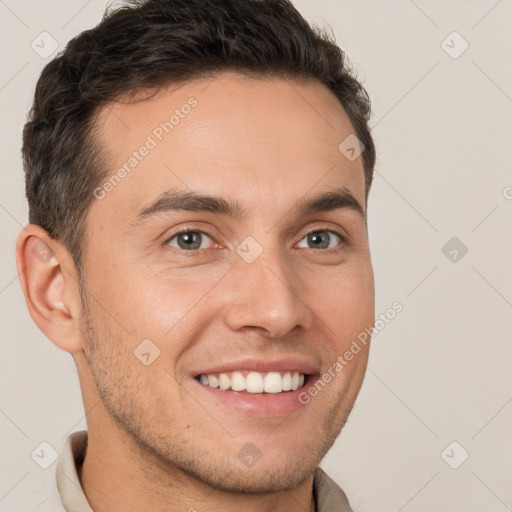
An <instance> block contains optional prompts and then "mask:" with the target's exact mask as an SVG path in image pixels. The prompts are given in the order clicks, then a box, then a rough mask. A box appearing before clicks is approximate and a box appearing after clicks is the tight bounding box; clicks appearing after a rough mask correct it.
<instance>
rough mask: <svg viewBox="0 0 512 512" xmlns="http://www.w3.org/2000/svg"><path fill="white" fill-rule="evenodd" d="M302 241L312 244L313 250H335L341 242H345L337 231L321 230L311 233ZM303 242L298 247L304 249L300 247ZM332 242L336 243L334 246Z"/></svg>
mask: <svg viewBox="0 0 512 512" xmlns="http://www.w3.org/2000/svg"><path fill="white" fill-rule="evenodd" d="M302 240H305V241H306V243H309V244H311V245H312V246H311V247H310V248H311V249H333V248H335V247H336V246H338V245H339V243H340V241H343V237H342V236H341V235H339V234H338V233H336V232H335V231H331V230H328V229H321V230H317V231H311V232H310V233H308V234H307V235H306V236H305V237H304V238H303V239H302ZM302 240H301V241H300V242H299V245H298V247H304V246H301V245H300V244H301V243H302ZM331 242H334V245H331Z"/></svg>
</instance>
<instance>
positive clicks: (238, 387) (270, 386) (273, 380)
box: [195, 370, 310, 395]
mask: <svg viewBox="0 0 512 512" xmlns="http://www.w3.org/2000/svg"><path fill="white" fill-rule="evenodd" d="M309 377H310V375H309V374H305V373H302V372H299V371H271V372H259V371H256V370H236V371H232V372H222V373H208V374H199V375H196V376H195V379H196V380H197V381H198V382H199V383H201V384H202V385H203V386H207V387H210V388H214V389H218V390H220V391H236V392H237V393H240V394H247V395H275V394H280V393H290V392H292V391H297V390H298V389H301V388H303V387H305V386H306V383H307V381H308V380H309Z"/></svg>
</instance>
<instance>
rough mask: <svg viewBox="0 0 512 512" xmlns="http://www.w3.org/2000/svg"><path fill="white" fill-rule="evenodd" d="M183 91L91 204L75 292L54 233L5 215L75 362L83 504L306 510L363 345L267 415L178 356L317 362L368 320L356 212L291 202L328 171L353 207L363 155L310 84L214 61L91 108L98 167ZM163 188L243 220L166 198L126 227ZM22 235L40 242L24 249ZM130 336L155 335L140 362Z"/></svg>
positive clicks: (344, 413) (351, 396)
mask: <svg viewBox="0 0 512 512" xmlns="http://www.w3.org/2000/svg"><path fill="white" fill-rule="evenodd" d="M191 96H193V97H194V98H196V99H197V102H198V104H197V106H196V107H195V108H194V109H193V110H192V111H191V112H190V114H188V115H187V116H185V117H184V118H183V119H180V122H179V125H177V126H176V127H175V128H174V129H173V131H172V132H171V133H169V134H167V135H165V136H164V138H163V140H162V141H161V142H160V143H159V144H158V145H157V147H156V148H154V149H152V150H151V152H150V153H149V154H148V156H146V157H145V158H144V159H143V160H142V161H141V162H140V163H139V164H138V165H137V167H136V168H135V169H134V170H133V171H132V172H131V173H130V174H129V175H128V176H126V177H125V178H124V179H123V180H122V182H121V183H119V184H118V185H117V186H116V187H115V188H114V189H113V190H112V191H110V192H108V193H107V194H106V195H105V197H104V198H103V199H101V200H98V199H94V200H93V202H92V204H91V208H90V210H89V212H88V217H87V232H86V236H85V239H84V244H85V251H84V261H83V264H84V276H83V280H82V286H83V288H84V290H83V299H84V301H85V303H84V304H82V298H81V295H80V289H79V286H78V276H77V273H76V270H75V268H74V266H73V264H72V259H71V256H70V255H69V253H68V252H67V250H66V249H65V247H63V246H62V245H61V244H60V243H59V242H58V241H56V240H51V239H49V238H48V234H47V233H46V232H45V231H44V230H43V229H42V228H41V227H39V226H35V225H28V226H26V227H25V228H24V229H23V230H22V231H21V233H20V235H19V238H18V242H17V262H18V270H19V271H20V279H21V283H22V287H23V290H24V293H25V297H26V301H27V305H28V308H29V311H30V314H31V316H32V318H33V319H34V321H35V322H36V323H37V325H38V326H39V327H40V329H41V330H42V331H43V332H44V333H45V334H46V336H47V337H48V338H49V339H50V340H51V341H52V342H53V343H54V344H55V345H57V346H58V347H60V348H61V349H63V350H66V351H67V352H69V353H71V354H73V357H74V360H75V362H76V365H77V369H78V374H79V378H80V385H81V390H82V395H83V401H84V407H85V411H86V412H87V414H86V416H87V425H88V431H89V445H88V450H87V455H86V458H85V462H84V464H83V467H82V468H81V471H80V479H81V482H82V486H83V488H84V491H85V494H86V496H87V498H88V500H89V501H90V503H91V506H92V508H93V509H94V510H95V511H100V510H109V511H114V512H115V511H125V512H129V511H139V510H153V511H164V510H166V511H169V510H184V511H185V510H190V509H192V507H193V508H195V509H197V510H199V511H201V512H208V511H214V510H225V511H228V512H229V511H235V510H240V509H243V510H244V511H247V512H252V511H258V512H262V511H268V512H270V511H277V510H279V511H285V512H286V511H292V510H293V511H296V510H302V509H303V510H313V501H312V482H313V472H314V469H315V468H316V467H317V466H318V464H319V463H320V461H321V460H322V458H323V457H324V455H325V454H326V452H327V451H328V449H329V448H330V447H331V446H332V444H333V442H334V440H335V439H336V437H337V436H338V434H339V433H340V431H341V429H342V427H343V425H344V424H345V421H346V419H347V417H348V415H349V413H350V411H351V409H352V406H353V404H354V401H355V399H356V397H357V394H358V392H359V389H360V387H361V384H362V381H363V378H364V373H365V370H366V364H367V358H368V346H366V347H362V350H361V351H360V352H359V353H358V354H357V355H356V356H354V359H353V360H352V361H350V363H349V364H347V366H346V367H345V368H344V369H343V371H342V372H340V373H339V374H337V376H336V378H334V379H333V380H332V381H331V382H330V383H329V385H328V386H326V387H325V389H323V390H322V391H321V392H319V393H318V395H317V396H315V397H314V398H313V399H312V400H311V402H310V403H309V404H308V405H307V406H305V407H302V408H300V409H299V410H297V411H294V412H293V413H292V414H289V415H287V416H284V417H278V418H254V417H249V416H247V415H245V414H243V413H240V412H236V411H233V410H230V408H229V407H226V406H225V405H222V404H219V403H215V402H213V401H210V402H209V403H208V402H207V401H205V400H204V396H203V395H199V394H198V393H197V383H196V382H192V378H191V376H190V372H191V371H192V370H193V369H197V368H201V367H204V366H207V365H210V364H211V363H212V362H220V361H224V360H234V359H237V358H243V357H247V356H256V357H263V358H264V357H273V358H274V357H277V356H283V357H285V356H288V355H296V354H299V355H301V356H304V357H308V358H309V359H311V360H312V361H314V362H315V363H317V364H318V366H319V368H320V371H321V373H323V372H326V371H327V370H328V368H329V367H331V366H332V365H333V363H334V362H335V361H336V358H337V357H338V356H339V355H342V354H344V353H345V351H346V350H348V349H349V347H350V344H351V343H352V341H353V340H355V339H356V338H357V335H358V334H359V333H360V332H362V331H363V330H364V329H365V328H368V327H370V326H372V325H373V324H374V320H375V317H374V280H373V270H372V265H371V258H370V251H369V244H368V234H367V227H366V219H365V217H363V216H361V215H359V214H358V213H357V212H356V211H355V210H352V209H338V210H334V211H329V212H321V213H315V214H311V215H308V216H296V215H293V214H292V213H291V212H292V207H293V206H294V205H295V203H296V202H297V201H298V200H300V199H301V198H303V197H305V196H307V195H308V194H311V193H317V192H324V191H329V190H333V189H336V188H338V187H341V186H343V187H346V188H347V189H348V190H349V191H350V192H351V193H352V195H353V196H354V197H355V198H356V199H357V200H358V201H359V203H360V204H361V205H362V206H363V209H364V210H365V214H366V209H365V208H366V205H365V202H366V201H365V185H364V172H363V162H362V158H361V157H359V158H357V159H356V160H354V161H350V160H349V159H347V158H345V156H344V155H343V154H342V153H341V152H340V151H339V149H338V145H339V144H340V142H341V141H343V140H344V139H345V138H346V137H347V136H348V135H350V134H351V133H353V132H354V130H353V127H352V125H351V123H350V121H349V118H348V116H347V114H346V113H345V111H344V109H343V107H342V106H341V104H340V103H339V101H338V100H337V99H336V97H335V96H334V95H333V94H332V93H331V92H330V91H329V90H328V89H327V88H326V87H324V86H323V85H321V84H319V83H316V82H310V83H299V82H296V81H285V80H283V79H272V80H268V79H266V80H264V79H249V78H247V77H243V76H241V75H237V74H234V73H227V72H226V73H222V74H220V75H218V76H217V77H216V78H215V79H213V80H212V79H209V80H206V79H202V80H197V81H192V82H188V83H185V84H182V85H180V86H176V85H174V86H172V87H169V88H166V89H164V90H162V91H160V92H159V94H157V95H156V96H154V97H153V98H152V99H149V100H146V101H140V102H136V103H130V104H128V103H126V102H119V103H116V104H113V105H109V108H105V109H103V110H102V111H101V112H100V115H99V117H98V120H97V124H96V125H97V127H98V131H97V134H96V137H97V138H98V140H99V141H100V142H101V144H102V146H103V147H104V149H105V155H106V156H107V159H108V162H106V164H107V165H108V169H109V171H110V173H113V172H115V171H116V170H117V169H118V168H119V167H121V166H122V165H123V163H124V162H125V161H126V160H127V158H129V156H130V155H131V154H132V152H133V151H134V150H137V149H138V148H139V147H140V146H141V145H142V144H143V143H144V142H145V140H146V137H147V136H148V135H149V134H151V133H152V131H153V130H154V129H155V127H156V126H158V124H159V123H160V122H163V121H164V120H167V119H169V117H170V115H171V114H172V112H173V111H174V109H176V108H179V107H180V106H181V105H183V104H184V103H186V102H187V99H188V98H189V97H191ZM169 189H179V190H194V191H198V192H199V191H200V192H202V193H208V194H212V195H220V196H222V197H224V198H233V199H236V200H238V201H239V202H240V203H241V204H242V205H243V206H244V207H245V208H247V209H248V210H249V211H250V216H249V217H248V218H247V219H239V218H234V217H229V216H226V215H220V214H213V213H209V212H206V213H204V212H189V211H179V212H168V213H162V214H159V215H157V216H154V217H151V218H148V219H146V221H145V222H144V223H142V224H136V223H135V220H136V215H137V213H138V212H139V211H140V210H141V209H143V208H144V207H145V206H147V205H148V204H150V203H151V202H153V201H154V200H155V198H157V197H158V196H159V195H160V194H161V193H162V192H164V191H166V190H169ZM179 227H190V228H191V229H196V230H197V229H200V230H202V231H204V232H206V233H207V234H208V235H209V237H208V236H206V235H203V236H204V238H203V239H202V240H203V241H202V245H201V247H202V248H200V249H199V250H196V253H197V254H196V255H195V256H190V255H188V254H185V250H184V249H181V250H180V249H179V245H178V243H177V238H176V237H175V238H174V239H173V240H174V242H171V243H170V245H169V243H167V244H166V240H168V239H169V238H170V237H171V236H172V235H173V234H175V232H176V229H177V228H179ZM325 230H328V233H329V234H330V235H331V242H330V244H331V247H333V248H332V249H321V248H320V249H319V248H315V247H314V246H311V243H309V244H308V238H307V236H306V235H307V233H308V232H309V231H320V232H321V233H324V234H325ZM333 231H334V232H339V233H341V234H344V236H345V237H346V241H342V240H341V239H338V238H336V235H334V234H332V232H333ZM247 236H252V237H253V238H254V239H255V240H256V241H257V242H258V243H259V244H260V246H261V247H262V249H263V252H262V254H261V255H260V256H259V257H258V258H257V259H256V260H255V261H254V262H252V263H250V264H249V263H247V262H246V261H244V260H243V259H242V258H241V257H240V256H239V255H238V254H237V252H236V250H235V249H236V246H237V245H238V244H239V243H240V242H241V241H242V240H244V239H245V238H246V237H247ZM38 243H39V246H40V244H42V243H45V244H46V246H48V247H49V248H50V250H51V251H52V254H53V256H52V257H50V258H39V257H37V254H36V253H37V250H34V246H35V245H36V244H38ZM144 339H150V340H151V341H152V342H153V343H154V344H155V345H156V346H157V347H158V349H159V350H160V355H159V357H158V358H156V359H155V360H154V362H152V364H151V365H149V366H145V365H144V364H142V363H141V361H140V360H139V359H138V358H137V357H135V355H134V350H135V349H136V348H137V346H138V345H139V344H140V343H141V341H142V340H144ZM198 397H199V398H198ZM246 443H252V444H254V445H255V446H256V447H257V449H258V450H259V452H260V453H261V459H260V460H259V461H258V462H257V463H256V464H255V465H254V466H252V467H250V468H249V467H247V466H245V465H244V464H241V462H240V459H239V457H237V453H238V451H239V450H240V449H241V448H242V447H243V446H244V445H245V444H246Z"/></svg>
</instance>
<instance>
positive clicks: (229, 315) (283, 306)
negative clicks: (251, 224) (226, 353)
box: [224, 251, 314, 339]
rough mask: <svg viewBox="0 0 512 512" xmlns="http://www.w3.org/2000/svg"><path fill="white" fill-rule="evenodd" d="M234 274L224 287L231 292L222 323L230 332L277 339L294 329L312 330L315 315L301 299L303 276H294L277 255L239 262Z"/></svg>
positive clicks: (302, 296)
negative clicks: (251, 332) (246, 331)
mask: <svg viewBox="0 0 512 512" xmlns="http://www.w3.org/2000/svg"><path fill="white" fill-rule="evenodd" d="M275 252H279V251H275ZM233 270H234V271H232V272H231V273H230V274H231V276H230V282H229V283H226V284H227V285H228V286H229V290H230V291H229V292H228V293H227V297H228V303H227V304H226V308H225V322H226V324H227V326H228V327H229V328H230V329H232V330H234V331H239V330H243V329H251V330H259V331H262V334H263V335H264V336H267V337H272V338H276V339H279V338H284V337H285V336H286V335H288V334H289V333H291V332H292V331H293V330H294V329H296V328H299V327H302V328H304V329H308V328H309V327H311V324H312V320H313V315H314V314H313V312H312V311H311V309H310V307H309V305H308V304H307V303H306V299H307V297H305V296H304V295H305V292H304V290H305V279H304V277H305V276H304V272H302V276H301V275H300V274H299V275H297V272H294V271H293V269H292V268H291V267H290V266H289V265H287V264H286V262H285V261H283V259H282V258H281V257H280V255H275V256H274V255H270V254H269V251H265V252H264V256H263V255H262V256H260V257H259V258H258V259H256V261H253V262H252V263H246V262H244V261H240V262H238V264H237V265H236V269H233ZM302 270H303V269H302ZM224 297H225V298H226V296H224Z"/></svg>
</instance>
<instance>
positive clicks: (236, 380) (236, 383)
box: [231, 372, 245, 391]
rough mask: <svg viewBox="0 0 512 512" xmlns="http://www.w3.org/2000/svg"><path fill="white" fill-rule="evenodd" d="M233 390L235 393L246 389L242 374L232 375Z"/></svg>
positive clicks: (235, 373) (234, 373)
mask: <svg viewBox="0 0 512 512" xmlns="http://www.w3.org/2000/svg"><path fill="white" fill-rule="evenodd" d="M231 389H232V390H233V391H243V390H244V389H245V378H244V376H243V375H242V374H241V373H240V372H233V373H232V374H231Z"/></svg>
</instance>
